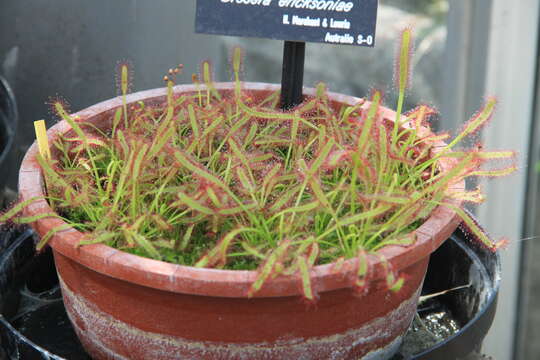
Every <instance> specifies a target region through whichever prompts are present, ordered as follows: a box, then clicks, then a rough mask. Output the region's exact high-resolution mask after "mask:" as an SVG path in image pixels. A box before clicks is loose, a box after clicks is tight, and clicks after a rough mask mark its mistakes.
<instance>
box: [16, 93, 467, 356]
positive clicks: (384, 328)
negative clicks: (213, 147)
mask: <svg viewBox="0 0 540 360" xmlns="http://www.w3.org/2000/svg"><path fill="white" fill-rule="evenodd" d="M216 88H217V89H218V90H219V91H220V92H222V94H223V95H224V96H232V93H233V84H230V83H224V84H216ZM244 89H245V91H247V92H250V96H252V97H254V98H257V97H261V96H268V94H269V92H271V91H276V90H278V89H279V87H278V86H276V85H268V84H256V83H254V84H253V83H246V84H244ZM186 92H195V88H194V87H193V86H178V87H176V88H175V93H177V94H178V93H186ZM313 93H314V92H313V90H306V91H305V94H307V95H313ZM165 94H166V91H165V89H157V90H150V91H145V92H140V93H136V94H132V95H130V96H129V97H128V103H133V102H136V101H139V100H144V101H145V102H163V101H165ZM329 96H330V99H331V101H332V103H333V105H334V106H340V105H343V104H348V105H353V104H356V103H357V102H358V101H359V99H357V98H354V97H349V96H345V95H339V94H332V93H331V94H329ZM119 106H121V100H120V99H119V98H116V99H112V100H109V101H106V102H103V103H100V104H97V105H95V106H92V107H90V108H88V109H85V110H83V111H80V112H78V113H77V114H76V115H78V116H79V117H80V118H81V119H84V120H88V121H92V122H93V123H94V124H95V125H97V126H98V127H102V128H105V127H108V126H110V123H111V120H112V117H113V114H114V112H115V110H116V108H117V107H119ZM383 116H384V117H385V118H387V119H388V120H391V119H393V117H394V113H393V112H392V111H390V110H388V109H383ZM69 130H70V129H69V126H68V125H67V123H65V122H60V123H58V124H57V125H56V126H54V127H53V128H51V129H50V130H49V132H48V134H49V138H50V140H51V141H52V140H53V139H54V137H55V136H56V135H57V134H59V133H65V132H67V131H69ZM36 153H37V146H36V145H35V144H34V146H32V148H30V150H29V151H28V153H27V154H26V156H25V159H24V161H23V164H22V166H21V170H20V175H19V191H20V194H21V197H22V199H23V200H24V199H29V198H32V197H34V196H40V195H43V179H42V177H41V173H40V169H39V165H38V164H37V161H36V159H35V155H36ZM450 165H451V164H449V163H443V164H441V169H442V171H445V170H446V169H447V168H448V166H450ZM463 186H464V184H463V183H461V184H459V185H456V187H457V188H463ZM454 190H455V189H454ZM43 211H51V209H50V208H49V206H48V204H47V203H46V201H39V202H35V203H34V204H33V205H31V206H28V207H27V208H26V209H25V215H32V214H36V213H41V212H43ZM62 223H63V222H62V221H60V220H58V219H52V218H49V219H43V220H40V221H37V222H36V223H35V224H33V225H32V226H33V228H34V229H35V230H36V232H37V233H38V234H40V235H41V236H43V235H44V234H45V233H46V232H48V231H49V230H50V229H51V228H53V227H56V226H58V225H61V224H62ZM458 223H459V219H458V217H457V215H456V214H455V213H453V212H451V211H450V210H448V209H447V208H443V207H438V208H437V209H435V210H434V212H433V213H432V215H431V216H430V217H429V218H428V220H426V222H425V223H424V224H423V225H422V226H421V227H420V228H419V229H418V230H416V235H417V241H416V243H415V244H414V245H413V246H410V247H399V246H389V247H386V248H384V249H382V250H381V251H380V253H381V254H382V255H384V256H385V257H386V259H387V260H388V261H389V262H390V263H391V264H392V265H393V267H394V268H395V269H398V270H399V271H400V272H401V273H402V274H403V275H405V277H406V278H407V281H406V282H405V285H404V286H403V288H402V289H401V291H399V292H397V293H392V292H389V291H388V290H387V288H386V286H385V280H384V271H383V266H382V264H381V263H380V262H379V261H378V260H375V259H372V263H371V266H372V269H373V276H372V281H371V283H370V290H369V292H368V293H367V294H365V295H363V296H361V297H359V296H357V295H356V294H355V293H354V292H353V290H352V289H351V281H352V279H353V278H354V274H355V267H356V266H355V263H356V261H355V260H354V259H353V260H349V261H347V262H346V266H345V268H344V270H343V271H342V272H340V273H335V272H333V271H332V266H331V264H330V265H324V266H318V267H316V268H315V269H314V270H313V271H312V274H311V275H312V282H313V286H314V288H315V289H316V290H317V291H318V292H319V293H320V299H319V300H318V301H317V303H316V304H314V305H311V306H307V305H306V304H304V303H302V301H301V298H300V294H301V289H300V280H299V279H298V278H296V277H287V278H285V277H280V278H278V279H275V280H272V281H269V282H268V283H267V284H266V285H265V286H264V287H263V288H262V289H261V291H260V292H258V293H257V294H256V296H255V297H254V298H252V299H248V298H247V297H246V294H247V290H248V288H249V286H250V285H251V283H252V282H253V281H254V279H255V276H256V273H255V272H252V271H225V270H213V269H195V268H191V267H186V266H179V265H173V264H168V263H164V262H160V261H155V260H150V259H145V258H141V257H137V256H134V255H131V254H127V253H124V252H121V251H118V250H115V249H113V248H110V247H107V246H105V245H101V244H99V245H91V246H84V247H80V248H78V247H77V244H78V243H79V241H80V240H81V237H82V234H81V233H80V232H78V231H76V230H74V229H70V230H66V231H63V232H59V233H57V234H56V235H55V236H54V237H53V239H52V241H51V243H50V244H51V247H52V248H53V251H54V257H55V263H56V267H57V271H58V275H59V280H60V285H61V288H62V294H63V298H64V302H65V305H66V308H67V311H68V314H69V316H70V319H71V321H72V323H73V325H74V328H75V330H76V332H77V334H78V336H79V337H80V339H81V341H82V343H83V345H84V346H85V348H86V349H87V351H88V352H89V353H90V354H91V355H92V356H93V357H95V358H97V359H108V358H111V357H118V358H130V359H164V360H165V359H178V358H189V359H192V358H193V359H195V358H196V359H246V358H247V359H259V358H264V359H359V358H366V359H368V358H374V357H378V358H381V359H384V358H389V357H390V356H391V355H392V354H393V353H395V351H397V349H398V347H399V345H400V343H401V338H402V336H403V334H404V333H405V331H406V330H407V328H408V327H409V324H410V322H411V320H412V317H413V315H414V312H415V309H416V304H417V300H418V296H419V294H420V290H421V287H422V282H423V279H424V275H425V272H426V268H427V265H428V261H429V255H430V254H431V253H432V252H433V251H434V250H436V249H437V248H438V247H439V245H440V244H441V243H442V242H443V241H444V240H446V239H447V238H448V237H449V236H450V234H451V233H452V232H453V231H454V229H455V228H456V227H457V225H458Z"/></svg>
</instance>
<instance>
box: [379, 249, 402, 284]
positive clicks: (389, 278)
mask: <svg viewBox="0 0 540 360" xmlns="http://www.w3.org/2000/svg"><path fill="white" fill-rule="evenodd" d="M379 259H380V262H381V265H382V266H383V270H384V272H385V273H386V286H387V287H388V290H390V291H392V292H398V291H399V290H401V288H402V287H403V284H404V283H405V278H403V277H398V276H397V275H396V273H395V272H394V269H393V267H392V265H391V264H390V263H389V262H388V260H387V259H386V258H385V257H384V256H382V255H379Z"/></svg>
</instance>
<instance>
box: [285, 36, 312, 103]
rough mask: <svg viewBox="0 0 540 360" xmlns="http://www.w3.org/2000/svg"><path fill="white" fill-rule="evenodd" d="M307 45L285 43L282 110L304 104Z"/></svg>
mask: <svg viewBox="0 0 540 360" xmlns="http://www.w3.org/2000/svg"><path fill="white" fill-rule="evenodd" d="M305 55H306V43H305V42H298V41H285V45H284V47H283V74H282V77H281V108H282V109H284V110H289V109H291V108H293V107H295V106H296V105H299V104H301V103H302V100H303V96H302V87H303V86H304V59H305Z"/></svg>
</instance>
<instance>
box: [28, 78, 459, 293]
mask: <svg viewBox="0 0 540 360" xmlns="http://www.w3.org/2000/svg"><path fill="white" fill-rule="evenodd" d="M214 86H215V88H216V89H217V90H220V91H232V90H233V89H234V83H230V82H228V83H216V84H215V85H214ZM242 86H243V90H244V91H248V92H249V91H255V92H256V91H276V90H279V89H280V86H279V85H277V84H266V83H243V84H242ZM200 88H202V87H199V89H200ZM195 91H197V88H196V87H195V86H194V85H177V86H175V87H174V92H175V93H189V92H195ZM166 93H167V90H166V89H165V88H160V89H152V90H146V91H141V92H137V93H134V94H130V95H128V96H127V103H128V104H130V103H134V102H137V101H141V100H145V101H150V100H162V99H163V98H164V97H165V96H166ZM315 93H316V90H315V89H304V94H305V95H308V96H314V95H315ZM328 96H329V98H330V99H331V100H332V101H335V102H339V103H343V104H346V105H354V104H357V103H358V102H359V101H360V100H361V99H360V98H357V97H353V96H348V95H343V94H337V93H332V92H329V93H328ZM120 106H122V98H121V97H116V98H113V99H110V100H106V101H103V102H101V103H98V104H96V105H93V106H91V107H88V108H86V109H84V110H81V111H79V112H77V113H75V114H73V115H74V116H79V117H80V118H81V119H88V118H91V117H95V116H97V115H99V114H101V113H103V112H106V111H110V110H111V109H114V108H117V107H120ZM364 106H368V104H367V103H366V104H364ZM381 111H382V112H383V116H384V117H387V118H389V119H393V118H394V115H395V112H394V111H392V110H390V109H388V108H386V107H382V108H381ZM70 129H71V128H70V126H69V125H68V124H67V122H66V121H61V122H59V123H57V124H56V125H54V126H53V127H52V128H50V129H49V130H48V131H47V134H48V138H49V141H50V142H51V143H52V141H53V139H55V138H56V137H57V135H59V134H63V133H65V132H67V131H69V130H70ZM441 145H444V143H441ZM37 153H38V147H37V144H36V142H34V144H33V145H32V146H31V147H30V149H29V150H28V151H27V153H26V155H25V157H24V159H23V161H22V164H21V168H20V171H19V194H20V200H21V201H25V200H28V199H31V198H34V197H44V196H45V193H44V184H43V177H42V174H41V169H40V166H39V164H38V162H37V160H36V157H35V156H36V154H37ZM454 161H455V160H454V159H450V158H448V159H444V160H443V161H440V162H439V166H440V168H441V170H442V171H445V170H447V169H449V168H450V167H451V166H452V164H453V163H454ZM464 188H465V181H461V182H458V183H456V184H454V185H452V187H451V190H452V191H456V190H457V191H459V190H464ZM449 202H451V203H452V204H453V205H456V206H460V205H461V201H458V200H449ZM44 212H53V210H52V209H51V208H50V206H49V205H48V203H47V201H46V200H45V199H40V200H36V201H35V202H33V203H32V204H31V205H29V206H27V207H26V208H25V209H24V211H23V213H24V216H33V215H37V214H40V213H44ZM460 222H461V220H460V218H459V216H458V215H457V214H456V213H455V212H454V211H452V210H450V209H449V208H448V207H444V206H438V207H436V208H435V209H434V210H433V212H432V213H431V215H430V216H429V217H428V218H427V220H426V221H425V222H424V223H423V224H422V225H421V226H420V227H419V228H418V229H416V230H415V231H414V233H416V238H417V239H416V241H415V243H414V244H413V245H410V246H398V245H389V246H386V247H384V248H381V249H380V250H378V252H377V254H379V255H381V256H382V257H383V258H384V259H386V261H387V262H388V263H389V264H390V265H391V266H392V268H393V269H396V270H399V269H404V268H406V267H408V266H410V265H413V264H415V263H416V262H418V261H421V260H422V259H425V258H426V257H428V256H429V255H430V254H431V253H432V252H433V251H435V250H436V249H437V248H438V247H439V246H440V245H441V244H442V243H443V242H444V241H445V240H446V239H447V238H448V237H449V236H450V235H451V234H452V232H453V231H454V230H455V228H456V227H457V226H458V225H459V223H460ZM65 224H66V223H65V222H64V221H63V220H61V219H58V218H44V219H41V220H38V221H36V222H35V223H33V224H31V225H32V227H33V228H34V229H35V230H36V232H37V233H38V234H40V235H41V236H43V235H44V234H45V233H47V232H48V231H49V230H50V229H52V228H55V227H57V226H61V225H65ZM83 236H84V235H83V233H82V232H79V231H78V230H75V229H74V228H69V229H67V230H63V231H59V232H57V233H56V234H55V235H54V236H53V237H52V238H51V240H50V242H49V244H50V246H51V247H52V248H53V250H54V251H55V252H58V253H60V254H62V255H64V256H66V257H68V258H70V259H72V260H73V261H76V262H78V263H80V264H82V265H84V266H86V267H88V268H90V269H92V270H94V271H97V272H99V273H101V274H104V275H107V276H110V277H113V278H116V279H120V280H124V281H128V282H131V283H136V284H138V285H141V286H146V287H151V288H154V289H158V290H164V291H170V292H175V293H184V294H192V295H205V296H215V297H236V298H246V297H247V293H248V290H249V288H250V286H251V284H252V283H253V282H254V281H255V279H256V276H257V272H256V271H248V270H219V269H205V268H195V267H191V266H185V265H177V264H172V263H167V262H163V261H159V260H152V259H148V258H143V257H140V256H137V255H132V254H129V253H126V252H123V251H120V250H117V249H114V248H112V247H109V246H107V245H104V244H94V245H85V246H81V247H78V243H79V242H80V241H81V240H82V238H83ZM357 263H358V261H357V259H355V258H353V259H349V260H346V261H345V262H344V264H343V266H342V267H341V268H340V270H339V271H335V268H334V264H325V265H319V266H316V267H314V268H313V269H312V270H311V272H310V275H311V279H312V286H313V288H314V290H315V291H316V292H325V291H331V290H337V289H343V288H349V287H352V284H353V281H354V278H355V274H356V269H357ZM369 263H370V266H369V268H370V281H374V280H380V279H383V278H384V276H385V267H386V264H384V262H383V261H382V260H381V258H380V257H379V256H370V258H369ZM301 294H302V285H301V281H300V278H299V277H298V276H279V277H277V278H276V279H271V280H268V281H267V282H266V283H265V284H264V285H263V287H262V288H261V289H260V290H259V291H258V292H257V293H255V294H254V297H282V296H296V295H301Z"/></svg>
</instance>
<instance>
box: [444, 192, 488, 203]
mask: <svg viewBox="0 0 540 360" xmlns="http://www.w3.org/2000/svg"><path fill="white" fill-rule="evenodd" d="M447 195H448V196H449V197H451V198H453V199H458V200H462V201H467V202H471V203H474V204H481V203H483V202H484V201H485V200H486V197H485V195H484V194H483V193H482V190H480V189H476V190H473V191H451V192H449V193H447Z"/></svg>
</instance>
